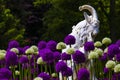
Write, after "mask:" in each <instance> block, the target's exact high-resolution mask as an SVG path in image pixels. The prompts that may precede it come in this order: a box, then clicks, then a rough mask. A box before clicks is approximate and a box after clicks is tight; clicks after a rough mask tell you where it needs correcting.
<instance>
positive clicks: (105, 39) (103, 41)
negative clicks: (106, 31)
mask: <svg viewBox="0 0 120 80" xmlns="http://www.w3.org/2000/svg"><path fill="white" fill-rule="evenodd" d="M111 42H112V40H111V39H110V38H108V37H105V38H103V40H102V43H103V44H105V45H108V44H111Z"/></svg>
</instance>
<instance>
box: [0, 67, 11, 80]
mask: <svg viewBox="0 0 120 80" xmlns="http://www.w3.org/2000/svg"><path fill="white" fill-rule="evenodd" d="M11 77H12V72H11V71H10V70H9V69H7V68H1V69H0V80H4V79H10V78H11Z"/></svg>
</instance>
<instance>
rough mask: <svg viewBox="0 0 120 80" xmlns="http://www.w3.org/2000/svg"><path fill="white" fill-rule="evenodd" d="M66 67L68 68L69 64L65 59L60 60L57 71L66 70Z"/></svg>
mask: <svg viewBox="0 0 120 80" xmlns="http://www.w3.org/2000/svg"><path fill="white" fill-rule="evenodd" d="M66 69H67V64H66V63H65V62H64V61H60V62H58V63H56V65H55V70H56V72H60V71H65V70H66Z"/></svg>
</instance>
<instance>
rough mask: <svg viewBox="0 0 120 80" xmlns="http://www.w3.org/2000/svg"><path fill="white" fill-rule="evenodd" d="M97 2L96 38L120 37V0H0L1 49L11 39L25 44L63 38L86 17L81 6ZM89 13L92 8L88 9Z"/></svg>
mask: <svg viewBox="0 0 120 80" xmlns="http://www.w3.org/2000/svg"><path fill="white" fill-rule="evenodd" d="M84 4H89V5H91V6H93V7H94V8H95V9H96V11H97V14H98V18H99V20H100V32H99V34H98V35H97V37H96V38H95V40H101V39H102V38H104V37H106V36H107V37H110V38H111V39H112V40H113V42H115V41H116V40H118V39H119V38H120V5H119V4H120V0H0V49H2V48H4V49H5V48H7V44H8V42H9V41H10V40H13V39H15V40H17V41H19V42H20V45H21V46H24V45H31V44H37V43H38V41H40V40H46V41H48V40H55V41H57V42H59V41H63V40H64V37H65V36H66V35H67V34H69V33H70V32H71V31H72V26H73V25H76V24H77V23H78V22H80V21H82V20H83V19H84V16H83V12H80V11H79V10H78V7H79V6H81V5H84ZM88 14H89V12H88Z"/></svg>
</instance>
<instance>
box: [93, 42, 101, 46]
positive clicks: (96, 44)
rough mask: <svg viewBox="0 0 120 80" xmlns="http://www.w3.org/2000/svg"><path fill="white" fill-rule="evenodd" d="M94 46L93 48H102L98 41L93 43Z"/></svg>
mask: <svg viewBox="0 0 120 80" xmlns="http://www.w3.org/2000/svg"><path fill="white" fill-rule="evenodd" d="M94 46H95V47H101V46H102V43H101V42H100V41H96V42H95V43H94Z"/></svg>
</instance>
